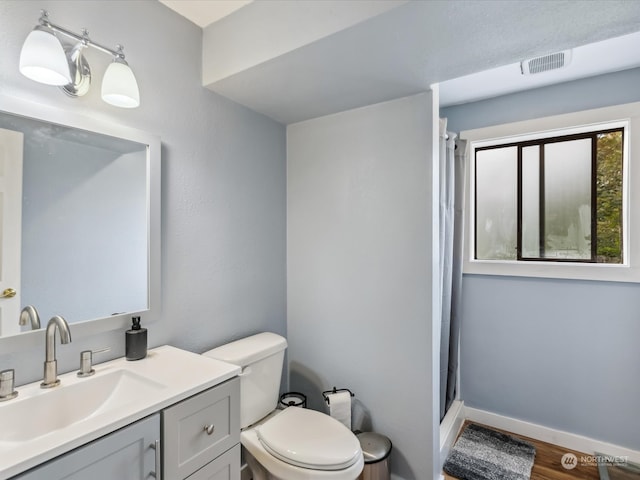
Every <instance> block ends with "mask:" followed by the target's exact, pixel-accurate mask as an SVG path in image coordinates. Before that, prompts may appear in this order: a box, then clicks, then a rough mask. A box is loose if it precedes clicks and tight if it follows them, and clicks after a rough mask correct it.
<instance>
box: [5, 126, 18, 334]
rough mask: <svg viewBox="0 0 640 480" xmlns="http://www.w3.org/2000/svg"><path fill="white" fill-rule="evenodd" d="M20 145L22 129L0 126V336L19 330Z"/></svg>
mask: <svg viewBox="0 0 640 480" xmlns="http://www.w3.org/2000/svg"><path fill="white" fill-rule="evenodd" d="M22 144H23V135H22V132H14V131H12V130H4V129H2V128H0V336H5V335H12V334H14V333H18V332H20V326H19V325H18V320H19V318H20V241H21V236H22ZM13 292H15V294H14V293H13Z"/></svg>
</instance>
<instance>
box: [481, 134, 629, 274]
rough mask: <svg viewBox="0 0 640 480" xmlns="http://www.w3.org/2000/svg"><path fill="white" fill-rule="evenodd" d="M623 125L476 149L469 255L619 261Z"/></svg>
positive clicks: (620, 252)
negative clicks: (472, 245)
mask: <svg viewBox="0 0 640 480" xmlns="http://www.w3.org/2000/svg"><path fill="white" fill-rule="evenodd" d="M623 140H624V128H622V127H618V128H605V129H603V128H602V127H600V128H599V129H597V130H593V131H589V132H584V133H579V134H573V135H561V136H554V137H548V138H539V139H531V140H527V141H520V142H513V143H506V144H505V143H500V144H496V145H486V146H482V147H478V148H475V149H474V154H475V168H474V171H475V228H474V231H475V235H476V238H475V259H479V260H512V261H513V260H516V261H554V262H560V261H569V262H591V263H618V264H620V263H623V261H622V259H623V224H622V209H623V205H622V190H623V188H622V187H623V164H624V162H623V144H624V142H623Z"/></svg>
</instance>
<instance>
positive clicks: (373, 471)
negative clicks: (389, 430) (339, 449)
mask: <svg viewBox="0 0 640 480" xmlns="http://www.w3.org/2000/svg"><path fill="white" fill-rule="evenodd" d="M357 437H358V440H359V441H360V448H362V455H363V456H364V469H363V470H362V473H361V474H360V476H359V477H358V480H389V479H390V477H391V474H390V470H389V455H390V454H391V440H389V439H388V438H387V437H385V436H384V435H380V434H379V433H374V432H362V433H358V434H357Z"/></svg>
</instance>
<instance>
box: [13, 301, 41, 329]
mask: <svg viewBox="0 0 640 480" xmlns="http://www.w3.org/2000/svg"><path fill="white" fill-rule="evenodd" d="M27 322H30V323H31V330H39V329H40V315H38V311H37V310H36V307H34V306H31V305H27V306H26V307H24V308H23V309H22V311H21V312H20V320H19V321H18V323H19V324H20V325H26V324H27Z"/></svg>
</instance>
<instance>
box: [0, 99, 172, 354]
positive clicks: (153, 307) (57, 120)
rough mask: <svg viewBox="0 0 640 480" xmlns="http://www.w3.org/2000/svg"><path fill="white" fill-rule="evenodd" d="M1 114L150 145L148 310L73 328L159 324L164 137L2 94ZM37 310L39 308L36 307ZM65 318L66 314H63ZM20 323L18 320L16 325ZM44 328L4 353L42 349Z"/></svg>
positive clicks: (2, 342) (4, 340)
mask: <svg viewBox="0 0 640 480" xmlns="http://www.w3.org/2000/svg"><path fill="white" fill-rule="evenodd" d="M0 113H8V114H11V115H17V116H22V117H29V118H33V119H35V120H39V121H42V122H47V123H54V124H58V125H62V126H65V127H71V128H76V129H79V130H85V131H89V132H94V133H98V134H102V135H108V136H112V137H117V138H123V139H125V140H129V141H132V142H137V143H142V144H145V145H147V245H148V251H147V255H148V258H147V261H148V263H147V265H148V270H147V282H148V283H147V285H148V292H147V294H148V298H147V302H148V303H147V305H148V307H149V308H148V309H147V310H140V311H135V312H127V313H124V314H120V315H112V316H109V317H101V318H94V319H91V320H84V321H80V322H74V323H73V324H71V325H70V328H71V334H72V336H74V337H85V336H89V335H96V334H99V333H102V332H108V331H111V330H122V331H125V330H126V329H127V328H129V326H130V324H131V317H132V316H134V315H140V316H141V317H142V321H143V322H144V323H145V324H148V323H152V322H155V321H157V320H158V319H159V318H160V311H161V298H160V295H161V256H160V255H161V254H160V248H161V237H160V235H161V231H160V218H161V213H160V207H161V190H160V189H161V180H160V179H161V145H162V144H161V141H160V137H158V136H155V135H152V134H150V133H147V132H143V131H141V130H136V129H133V128H130V127H127V126H125V125H120V124H117V123H113V119H106V118H100V117H99V115H98V114H97V113H96V114H95V116H94V114H93V112H92V116H90V117H89V116H85V115H82V114H80V113H76V112H67V111H64V110H62V109H60V108H56V107H52V106H49V105H43V104H39V103H33V102H31V101H28V100H24V99H20V98H16V97H11V96H8V95H6V94H2V93H0ZM36 308H37V305H36ZM60 315H62V316H63V317H64V312H60ZM17 321H18V319H17V318H16V322H17ZM41 321H42V328H41V329H40V330H33V331H27V332H22V333H18V334H16V335H11V336H7V337H1V338H0V352H2V354H5V353H12V352H17V351H21V350H25V349H28V348H34V347H42V343H43V342H44V335H45V329H46V325H47V322H48V321H49V319H48V318H42V319H41Z"/></svg>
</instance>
